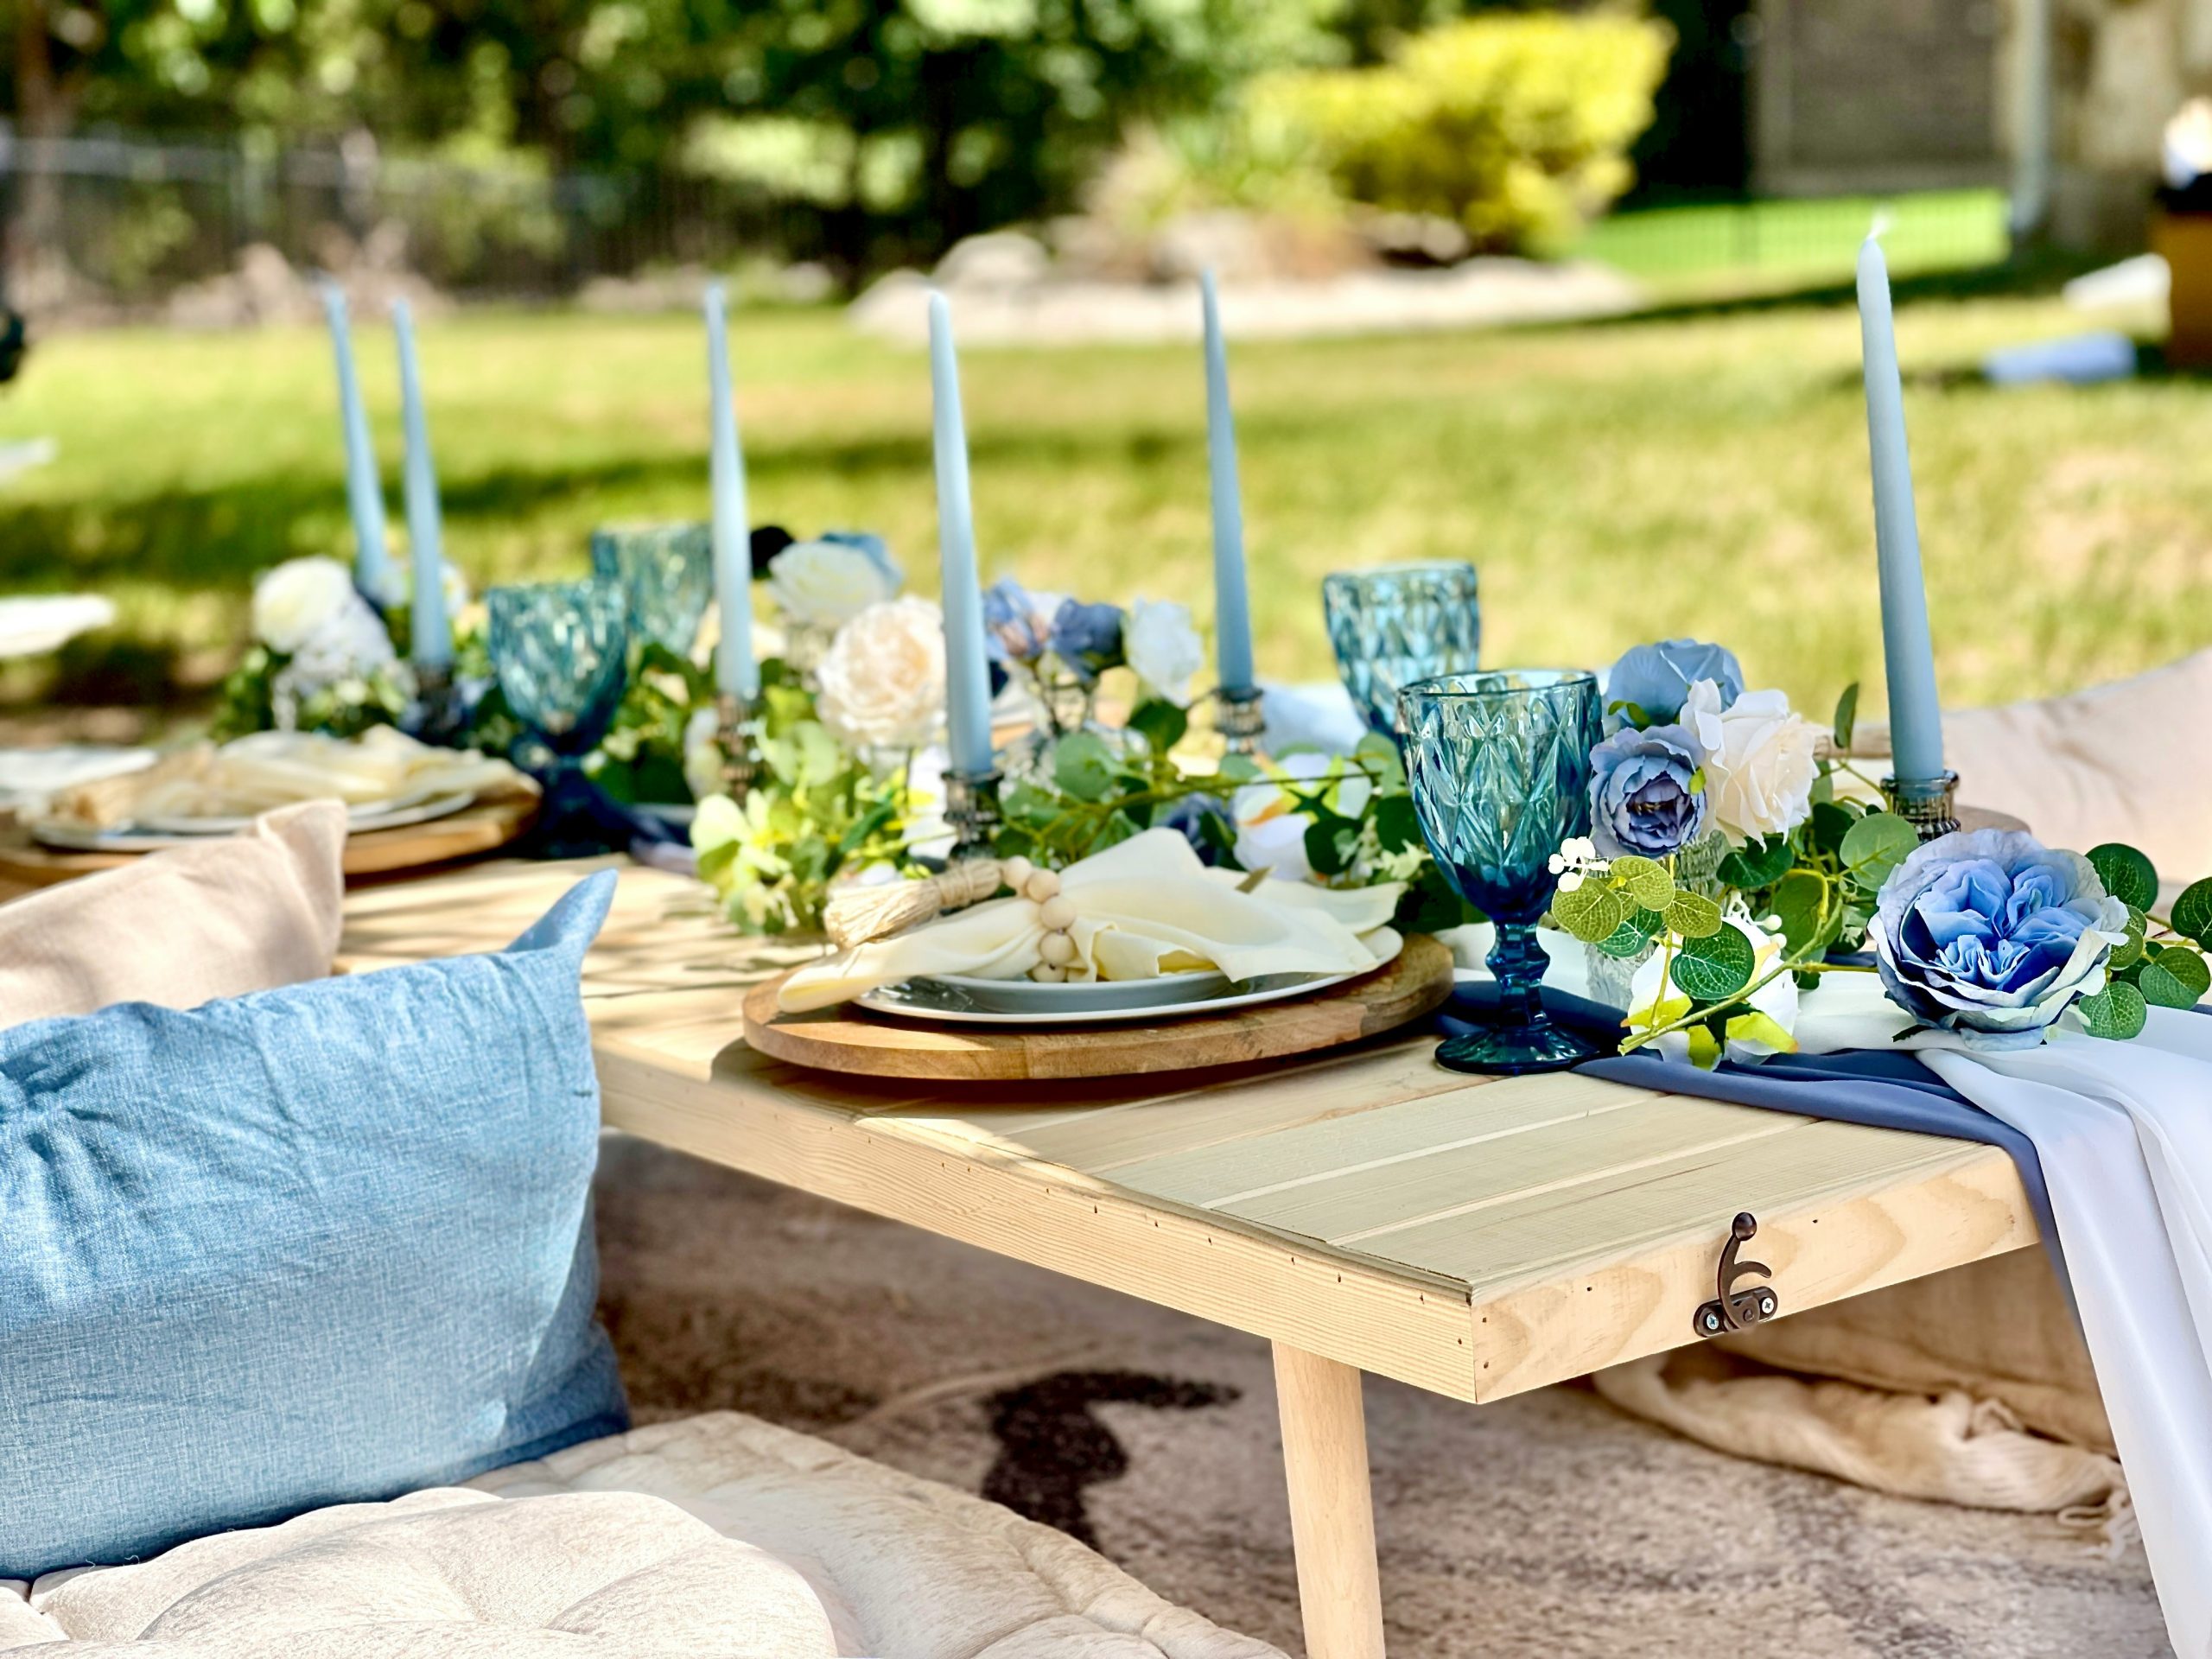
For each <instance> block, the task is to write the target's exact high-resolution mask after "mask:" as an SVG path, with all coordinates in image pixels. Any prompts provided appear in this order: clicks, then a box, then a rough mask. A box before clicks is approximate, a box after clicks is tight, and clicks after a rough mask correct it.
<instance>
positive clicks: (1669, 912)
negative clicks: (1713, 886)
mask: <svg viewBox="0 0 2212 1659" xmlns="http://www.w3.org/2000/svg"><path fill="white" fill-rule="evenodd" d="M1666 918H1667V925H1668V926H1669V928H1671V929H1672V930H1673V931H1675V932H1677V933H1679V934H1681V936H1682V937H1683V938H1685V939H1709V938H1713V936H1714V935H1715V934H1717V933H1719V931H1720V906H1719V905H1717V904H1715V903H1713V900H1712V899H1708V898H1707V897H1706V896H1705V895H1704V894H1703V893H1691V892H1688V891H1687V890H1686V889H1677V890H1676V891H1675V895H1674V897H1673V898H1671V899H1669V900H1668V901H1667V909H1666ZM1730 931H1733V930H1730Z"/></svg>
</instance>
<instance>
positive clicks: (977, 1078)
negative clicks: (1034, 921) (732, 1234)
mask: <svg viewBox="0 0 2212 1659" xmlns="http://www.w3.org/2000/svg"><path fill="white" fill-rule="evenodd" d="M791 971H792V972H793V973H796V972H798V969H792V970H791ZM790 977H791V975H790V974H780V975H779V976H776V977H775V978H774V979H772V980H769V981H768V982H766V984H762V985H756V986H754V987H753V989H752V990H750V991H748V992H747V993H746V997H745V1040H746V1041H747V1043H749V1044H751V1045H752V1046H753V1048H755V1049H757V1050H758V1051H759V1052H761V1053H763V1054H766V1055H768V1056H770V1057H772V1058H775V1059H779V1060H789V1061H791V1063H792V1064H794V1065H810V1066H815V1067H818V1068H819V1069H821V1070H823V1071H846V1072H852V1073H856V1074H857V1075H859V1076H861V1077H915V1078H924V1079H928V1080H931V1081H935V1082H940V1083H1016V1082H1020V1081H1022V1080H1023V1079H1025V1078H1041V1077H1135V1076H1137V1075H1139V1074H1141V1073H1143V1072H1148V1071H1201V1070H1204V1069H1205V1068H1206V1067H1209V1066H1216V1065H1242V1064H1249V1063H1250V1062H1251V1061H1254V1060H1272V1059H1280V1058H1282V1057H1284V1056H1285V1055H1289V1054H1308V1053H1311V1052H1313V1051H1314V1050H1316V1049H1322V1048H1333V1047H1335V1046H1338V1044H1341V1043H1350V1042H1356V1041H1357V1040H1358V1039H1360V1038H1363V1037H1373V1036H1376V1035H1378V1034H1379V1033H1383V1032H1386V1031H1393V1030H1395V1029H1396V1028H1397V1027H1400V1026H1402V1025H1405V1024H1408V1022H1410V1021H1412V1020H1418V1019H1420V1018H1421V1016H1422V1015H1423V1014H1427V1013H1430V1012H1431V1011H1433V1009H1435V1008H1437V1007H1440V1006H1441V1005H1442V1003H1443V1001H1444V1000H1445V998H1446V997H1448V996H1450V995H1452V953H1451V951H1449V950H1446V948H1445V947H1444V946H1443V945H1441V944H1438V943H1437V942H1436V941H1435V940H1434V939H1432V938H1429V937H1428V936H1427V935H1426V934H1422V933H1416V934H1414V935H1412V936H1411V937H1409V938H1408V939H1407V940H1406V944H1405V949H1404V950H1401V951H1400V952H1399V953H1398V956H1397V958H1396V960H1395V961H1393V962H1390V963H1386V964H1385V965H1383V967H1381V968H1378V969H1376V970H1375V971H1374V972H1373V973H1371V974H1367V975H1363V976H1361V977H1360V978H1358V979H1353V980H1347V981H1346V982H1344V983H1343V984H1341V985H1336V986H1332V987H1331V988H1329V989H1327V990H1325V991H1319V992H1316V993H1315V994H1314V995H1312V996H1306V997H1294V998H1292V999H1290V1000H1288V1001H1282V1002H1268V1003H1262V1005H1261V1006H1259V1007H1252V1008H1239V1009H1236V1010H1235V1011H1234V1012H1232V1013H1229V1014H1184V1015H1182V1016H1180V1017H1179V1018H1174V1019H1166V1020H1154V1021H1142V1020H1132V1021H1130V1022H1129V1023H1128V1024H1126V1025H1113V1026H1083V1027H1065V1028H1063V1029H1058V1030H1056V1029H1053V1028H1052V1027H1039V1026H1009V1027H1002V1028H998V1027H988V1026H931V1025H924V1024H921V1023H920V1022H918V1021H915V1020H893V1019H890V1018H887V1017H885V1016H882V1015H879V1014H868V1013H866V1012H864V1011H861V1010H859V1009H855V1008H851V1007H835V1008H821V1009H817V1010H816V1011H815V1012H814V1013H811V1014H779V1012H777V1009H776V993H777V992H778V991H779V989H781V988H782V987H783V983H784V982H785V980H786V979H789V978H790Z"/></svg>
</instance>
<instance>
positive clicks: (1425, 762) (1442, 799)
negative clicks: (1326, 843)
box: [1398, 668, 1605, 1073]
mask: <svg viewBox="0 0 2212 1659" xmlns="http://www.w3.org/2000/svg"><path fill="white" fill-rule="evenodd" d="M1398 709H1399V718H1400V721H1401V733H1402V734H1401V738H1400V741H1401V743H1402V745H1403V749H1404V753H1405V757H1406V772H1407V781H1408V784H1409V785H1411V788H1412V791H1413V798H1414V815H1415V817H1418V818H1419V820H1420V822H1421V836H1422V838H1423V839H1424V840H1426V841H1427V842H1428V849H1429V851H1430V852H1431V853H1433V854H1434V855H1435V857H1436V863H1437V868H1439V869H1440V870H1442V871H1443V872H1444V875H1445V879H1446V880H1448V881H1450V882H1451V884H1452V887H1453V888H1454V889H1455V890H1456V891H1457V892H1458V893H1459V896H1460V897H1461V898H1463V899H1466V900H1467V902H1468V903H1470V904H1471V905H1474V906H1478V908H1479V909H1481V910H1482V912H1484V914H1485V915H1487V916H1488V917H1489V918H1491V922H1492V923H1493V924H1494V925H1496V927H1497V941H1496V943H1495V944H1492V946H1491V953H1490V957H1489V963H1490V970H1491V973H1492V974H1493V975H1494V976H1497V993H1498V995H1497V1013H1496V1014H1495V1015H1494V1016H1493V1017H1492V1019H1491V1022H1490V1023H1489V1024H1487V1025H1485V1026H1483V1027H1478V1028H1477V1029H1476V1030H1474V1031H1472V1032H1470V1033H1468V1034H1467V1035H1465V1036H1464V1037H1454V1038H1452V1039H1450V1040H1449V1041H1447V1042H1446V1043H1445V1044H1444V1045H1443V1046H1442V1047H1440V1048H1439V1049H1438V1050H1437V1051H1436V1058H1437V1060H1438V1061H1439V1062H1440V1064H1442V1065H1446V1066H1449V1067H1450V1068H1451V1069H1452V1070H1453V1071H1485V1072H1509V1073H1511V1072H1522V1071H1558V1070H1560V1069H1561V1068H1562V1067H1565V1066H1570V1065H1575V1064H1576V1063H1577V1062H1579V1061H1581V1060H1586V1059H1588V1058H1591V1057H1592V1056H1593V1055H1594V1054H1596V1053H1597V1052H1599V1051H1598V1050H1597V1049H1596V1048H1595V1047H1594V1046H1592V1045H1591V1044H1589V1043H1586V1042H1585V1041H1583V1039H1581V1038H1580V1037H1578V1036H1576V1035H1575V1034H1574V1033H1573V1032H1571V1031H1568V1030H1567V1029H1565V1028H1564V1027H1560V1026H1556V1025H1554V1024H1553V1023H1552V1020H1551V1019H1550V1017H1549V1016H1548V1014H1545V1012H1544V1006H1543V1001H1542V999H1541V995H1540V992H1539V988H1540V987H1541V983H1542V982H1543V977H1544V963H1546V961H1547V960H1548V957H1546V955H1545V952H1544V948H1543V947H1542V946H1541V945H1540V944H1537V943H1536V918H1538V917H1540V916H1541V915H1542V914H1543V913H1544V911H1545V908H1546V906H1548V905H1549V904H1550V902H1551V897H1552V892H1553V889H1554V887H1555V885H1556V883H1557V878H1556V877H1554V875H1553V874H1551V868H1550V863H1551V857H1552V855H1553V854H1554V853H1556V852H1557V851H1558V850H1559V846H1560V842H1563V841H1565V840H1566V839H1567V837H1568V836H1583V835H1587V834H1589V832H1590V751H1591V750H1592V748H1594V747H1597V745H1598V743H1599V740H1600V739H1601V738H1603V736H1604V735H1605V728H1604V713H1603V710H1602V709H1601V708H1600V706H1599V696H1598V677H1597V676H1596V675H1594V674H1591V673H1587V672H1585V671H1582V670H1580V669H1541V668H1525V669H1501V670H1497V671H1493V672H1491V673H1481V674H1446V675H1443V676H1440V677H1438V678H1435V679H1430V680H1421V681H1417V682H1415V683H1414V684H1411V685H1408V686H1407V687H1405V688H1404V689H1403V690H1401V691H1400V692H1399V693H1398Z"/></svg>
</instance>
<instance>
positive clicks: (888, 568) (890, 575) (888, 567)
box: [815, 530, 906, 594]
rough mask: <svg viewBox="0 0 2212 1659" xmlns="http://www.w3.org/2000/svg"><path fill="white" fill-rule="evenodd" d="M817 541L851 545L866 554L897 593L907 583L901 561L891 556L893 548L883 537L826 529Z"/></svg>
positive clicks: (853, 531) (855, 549)
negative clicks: (900, 564) (900, 565)
mask: <svg viewBox="0 0 2212 1659" xmlns="http://www.w3.org/2000/svg"><path fill="white" fill-rule="evenodd" d="M815 539H816V540H817V541H823V542H835V543H836V544H837V545H838V546H840V547H849V548H851V549H852V550H854V551H855V552H857V553H861V554H865V555H866V556H867V557H868V563H870V564H872V565H874V567H875V568H876V569H878V570H880V571H881V572H882V573H883V581H884V585H885V586H886V587H887V588H889V589H890V590H891V591H892V592H893V593H894V594H895V593H897V592H898V591H899V589H900V588H904V587H905V586H906V572H905V571H904V570H901V569H899V561H898V560H896V559H894V558H893V557H892V556H891V548H890V546H889V544H888V543H886V542H885V541H884V539H883V537H880V536H875V535H871V534H870V533H869V532H868V531H864V530H825V531H823V532H822V534H821V535H819V536H817V537H815Z"/></svg>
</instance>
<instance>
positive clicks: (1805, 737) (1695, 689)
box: [1681, 680, 1821, 842]
mask: <svg viewBox="0 0 2212 1659" xmlns="http://www.w3.org/2000/svg"><path fill="white" fill-rule="evenodd" d="M1681 723H1682V724H1683V725H1685V726H1687V727H1688V728H1690V730H1691V732H1692V733H1693V734H1694V735H1695V736H1696V738H1697V741H1699V743H1700V744H1701V745H1702V746H1703V747H1704V748H1705V753H1706V762H1705V798H1706V804H1707V807H1708V808H1709V809H1710V810H1711V812H1712V815H1713V823H1714V824H1715V825H1717V826H1718V827H1719V829H1721V830H1722V831H1723V832H1725V833H1726V836H1728V838H1729V840H1731V841H1733V842H1746V841H1756V840H1758V838H1759V837H1760V836H1781V835H1787V834H1788V833H1789V831H1790V830H1792V829H1796V827H1797V826H1798V825H1799V824H1801V823H1804V821H1805V820H1806V819H1807V818H1808V817H1811V816H1812V811H1813V780H1814V779H1815V777H1816V776H1817V775H1818V772H1819V766H1818V764H1817V753H1818V750H1819V747H1820V741H1821V731H1820V728H1819V727H1817V726H1815V725H1814V724H1813V722H1812V721H1809V720H1807V719H1806V718H1804V716H1803V715H1796V714H1792V713H1791V712H1790V710H1789V698H1788V697H1787V696H1783V694H1782V693H1781V692H1779V691H1746V692H1745V693H1744V695H1743V696H1740V697H1738V698H1737V699H1736V701H1735V702H1732V703H1730V704H1729V705H1728V706H1727V707H1726V709H1723V708H1722V707H1721V706H1720V688H1719V686H1717V685H1715V684H1714V683H1713V682H1712V681H1711V680H1699V681H1698V682H1696V683H1694V684H1693V685H1692V686H1691V687H1690V694H1689V696H1688V698H1687V699H1686V700H1685V701H1684V702H1683V704H1682V712H1681Z"/></svg>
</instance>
